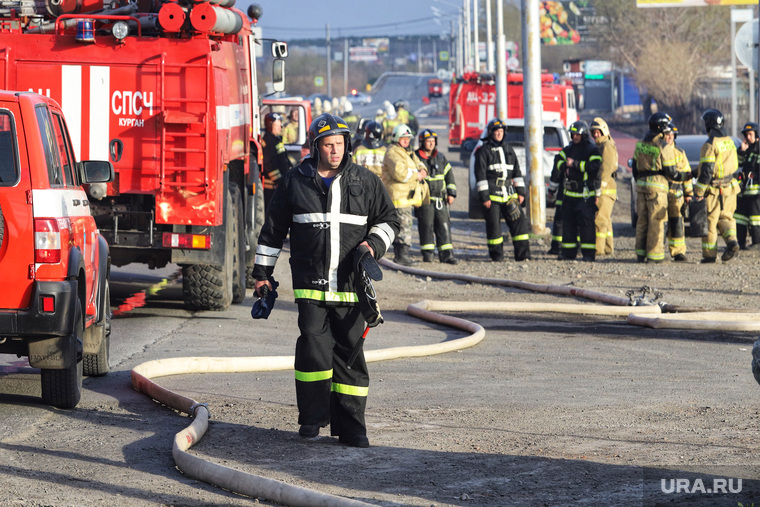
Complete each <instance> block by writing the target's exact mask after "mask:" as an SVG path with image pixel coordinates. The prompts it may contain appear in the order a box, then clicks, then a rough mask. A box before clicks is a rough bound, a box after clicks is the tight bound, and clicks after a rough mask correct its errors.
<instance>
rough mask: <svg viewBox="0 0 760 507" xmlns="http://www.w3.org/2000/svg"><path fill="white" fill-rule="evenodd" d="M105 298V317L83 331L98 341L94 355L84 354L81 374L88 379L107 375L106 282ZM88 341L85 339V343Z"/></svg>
mask: <svg viewBox="0 0 760 507" xmlns="http://www.w3.org/2000/svg"><path fill="white" fill-rule="evenodd" d="M104 290H105V298H103V308H102V312H103V313H102V315H105V318H104V319H103V322H101V323H99V324H93V325H92V326H90V327H88V328H87V329H86V330H85V334H86V333H93V334H94V335H96V336H93V338H92V339H93V340H98V342H99V343H100V347H99V348H98V352H97V353H95V354H84V356H82V363H83V364H84V368H83V373H84V375H86V376H88V377H101V376H103V375H105V374H106V373H108V371H109V370H110V366H109V365H108V356H109V354H110V351H111V289H110V286H109V285H108V280H106V283H105V288H104ZM87 341H89V340H87V339H86V342H87Z"/></svg>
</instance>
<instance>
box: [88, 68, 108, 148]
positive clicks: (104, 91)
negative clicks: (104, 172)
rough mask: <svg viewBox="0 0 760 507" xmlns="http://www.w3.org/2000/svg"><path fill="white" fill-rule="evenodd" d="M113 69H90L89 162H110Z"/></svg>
mask: <svg viewBox="0 0 760 507" xmlns="http://www.w3.org/2000/svg"><path fill="white" fill-rule="evenodd" d="M110 96H111V68H110V67H101V66H92V67H90V146H89V149H90V152H89V155H88V157H87V159H88V160H108V142H109V138H110V132H109V124H110V122H109V119H110V117H111V104H110V100H109V98H110Z"/></svg>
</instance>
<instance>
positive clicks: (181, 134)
mask: <svg viewBox="0 0 760 507" xmlns="http://www.w3.org/2000/svg"><path fill="white" fill-rule="evenodd" d="M193 68H195V69H205V87H206V88H205V93H203V94H199V95H198V96H196V97H189V96H187V95H186V96H179V95H178V96H174V95H169V94H167V91H166V81H167V78H166V74H167V72H171V71H175V72H177V73H178V74H182V72H183V71H186V70H189V69H193ZM212 78H213V68H212V61H211V56H210V55H208V54H207V55H205V61H204V62H199V63H168V62H167V61H166V53H162V54H161V70H160V78H159V79H160V82H159V89H160V94H161V95H160V96H161V97H162V102H163V104H162V108H163V118H162V121H161V129H160V131H161V132H160V133H161V154H160V166H159V182H158V183H159V192H160V193H164V192H167V191H169V190H170V189H171V188H172V187H199V186H203V187H204V189H205V194H206V199H207V200H208V199H209V198H210V197H211V195H210V193H211V185H210V184H209V183H210V180H211V178H212V177H213V176H214V175H213V174H211V171H212V168H211V167H210V166H211V164H210V161H209V157H210V153H211V147H210V139H211V135H212V133H211V121H210V119H211V111H210V107H209V106H210V100H209V94H210V93H211V89H212V82H211V79H212ZM198 84H199V83H197V82H196V83H195V84H194V85H195V86H198ZM188 86H189V85H188ZM177 92H179V87H177ZM189 104H201V105H202V106H203V107H202V109H203V113H201V114H198V113H194V112H190V111H188V110H187V106H188V105H189ZM193 126H195V127H196V128H193ZM197 126H202V128H200V129H199V128H197ZM179 154H185V155H186V156H184V157H178V156H177V155H179ZM193 154H196V155H200V156H201V157H202V159H203V167H199V166H198V165H181V164H179V163H178V161H179V160H187V158H188V157H187V155H193ZM198 172H202V178H198V177H197V176H199V175H198V174H197V173H198ZM193 173H195V174H193ZM194 176H195V177H194Z"/></svg>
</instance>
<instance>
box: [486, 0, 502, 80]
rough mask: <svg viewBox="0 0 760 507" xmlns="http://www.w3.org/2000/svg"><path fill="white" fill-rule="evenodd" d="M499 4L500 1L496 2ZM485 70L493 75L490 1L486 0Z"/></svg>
mask: <svg viewBox="0 0 760 507" xmlns="http://www.w3.org/2000/svg"><path fill="white" fill-rule="evenodd" d="M496 1H497V2H499V1H500V0H496ZM486 62H487V64H486V70H487V71H488V73H489V74H493V73H494V63H493V31H492V30H491V0H486Z"/></svg>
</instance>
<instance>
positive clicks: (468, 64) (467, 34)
mask: <svg viewBox="0 0 760 507" xmlns="http://www.w3.org/2000/svg"><path fill="white" fill-rule="evenodd" d="M462 1H463V2H464V57H465V64H464V68H465V70H472V44H470V41H471V40H472V39H471V36H472V32H471V31H470V0H462Z"/></svg>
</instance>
